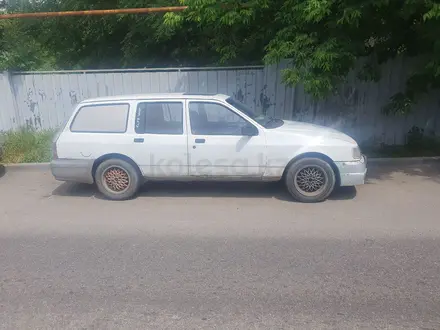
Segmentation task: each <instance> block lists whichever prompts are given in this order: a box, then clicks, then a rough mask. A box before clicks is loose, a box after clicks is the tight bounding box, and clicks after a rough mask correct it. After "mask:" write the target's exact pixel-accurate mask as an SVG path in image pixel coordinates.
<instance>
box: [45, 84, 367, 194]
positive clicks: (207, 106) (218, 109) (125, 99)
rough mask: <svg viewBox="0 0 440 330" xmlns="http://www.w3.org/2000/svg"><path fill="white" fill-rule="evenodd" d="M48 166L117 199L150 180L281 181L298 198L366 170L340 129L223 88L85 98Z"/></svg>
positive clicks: (356, 178) (351, 180) (357, 178)
mask: <svg viewBox="0 0 440 330" xmlns="http://www.w3.org/2000/svg"><path fill="white" fill-rule="evenodd" d="M51 168H52V173H53V175H54V177H55V178H56V179H57V180H60V181H72V182H82V183H90V184H92V183H96V185H97V186H98V189H99V191H100V192H101V193H102V194H104V195H105V196H106V197H107V198H109V199H112V200H124V199H128V198H131V197H133V196H134V195H135V194H136V192H137V191H138V189H139V187H140V186H141V185H142V184H143V183H144V182H148V181H150V180H189V181H194V180H229V181H238V180H243V181H253V180H259V181H277V180H284V181H285V183H286V186H287V189H288V190H289V192H290V193H291V194H292V196H293V197H294V198H295V199H296V200H298V201H301V202H319V201H322V200H325V199H326V198H327V197H328V196H329V195H330V194H331V192H332V191H333V189H334V188H335V187H336V186H353V185H359V184H363V183H364V180H365V175H366V171H367V169H366V158H365V157H364V156H363V155H362V154H361V151H360V149H359V147H358V145H357V143H356V142H355V141H354V140H353V139H352V138H351V137H349V136H347V135H345V134H343V133H341V132H338V131H336V130H334V129H331V128H327V127H320V126H316V125H312V124H305V123H300V122H294V121H287V120H281V119H275V118H271V117H266V116H263V115H259V114H255V113H254V112H253V111H252V110H251V109H250V108H249V107H247V106H246V105H245V104H243V103H241V102H239V101H237V100H236V99H234V98H232V97H229V96H226V95H221V94H217V95H202V94H197V95H195V94H184V93H179V94H174V93H173V94H146V95H135V96H133V95H132V96H118V97H106V98H98V99H90V100H85V101H83V102H81V103H80V104H78V106H77V107H76V109H75V110H74V111H73V114H72V116H71V118H70V119H69V120H68V121H67V124H66V125H65V127H63V128H62V130H61V131H60V132H59V133H58V134H57V136H56V137H55V140H54V144H53V161H52V163H51Z"/></svg>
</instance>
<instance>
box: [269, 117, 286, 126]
mask: <svg viewBox="0 0 440 330" xmlns="http://www.w3.org/2000/svg"><path fill="white" fill-rule="evenodd" d="M275 122H281V123H283V120H282V119H278V118H274V117H269V120H268V121H267V122H266V124H265V125H264V126H266V127H267V126H269V125H270V124H272V123H275Z"/></svg>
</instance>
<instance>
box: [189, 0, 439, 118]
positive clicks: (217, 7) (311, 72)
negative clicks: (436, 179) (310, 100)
mask: <svg viewBox="0 0 440 330" xmlns="http://www.w3.org/2000/svg"><path fill="white" fill-rule="evenodd" d="M182 3H184V4H186V5H189V6H190V8H191V12H190V13H188V14H186V15H187V17H188V19H190V20H192V21H194V22H197V23H199V24H200V25H206V26H208V25H210V24H213V22H220V23H221V24H222V25H223V26H224V28H226V29H230V28H231V27H233V26H237V27H238V28H241V29H244V27H245V26H253V27H254V28H255V30H253V31H252V33H250V34H249V35H248V37H251V36H253V35H254V33H259V31H265V32H266V33H267V34H266V36H265V38H264V40H265V41H268V42H267V44H266V45H265V56H264V60H265V62H266V63H269V64H270V63H276V62H278V61H280V60H282V59H292V62H291V66H290V67H289V68H288V69H286V70H285V71H284V79H285V81H286V83H288V84H290V85H295V84H298V83H302V84H304V86H305V89H306V91H307V92H309V93H310V94H312V95H313V96H315V97H316V98H322V97H325V96H326V95H328V94H329V93H331V92H332V91H334V89H335V87H336V86H337V85H338V84H339V83H340V82H342V81H343V80H344V79H345V77H347V74H348V73H349V72H350V71H351V70H352V69H353V68H354V66H355V62H356V60H357V59H359V58H366V59H367V61H366V62H365V65H364V67H363V68H362V70H361V71H360V72H359V77H360V78H363V79H374V80H376V79H378V74H379V68H380V65H381V64H382V63H384V62H386V61H388V60H390V59H392V58H394V57H396V56H409V57H415V56H418V57H420V58H421V59H422V60H421V62H420V66H419V67H418V68H416V70H415V71H414V72H413V73H412V74H411V76H410V78H409V79H408V81H407V83H406V89H405V91H404V92H403V93H401V94H398V95H395V96H394V97H393V98H392V99H391V100H390V101H391V102H390V104H388V105H387V106H386V107H385V108H384V110H385V112H387V113H406V112H408V111H409V110H410V109H411V106H412V104H413V103H414V102H416V101H417V98H418V97H419V96H420V95H421V94H423V93H425V92H427V91H428V90H429V89H431V88H438V87H439V86H440V60H439V58H440V41H439V39H438V37H437V32H438V31H439V29H440V20H439V18H440V4H439V3H437V1H434V0H370V1H363V0H285V1H278V0H273V1H268V0H253V1H230V0H223V1H220V2H219V1H212V0H183V1H182ZM243 6H244V7H243ZM242 12H244V13H245V14H242ZM221 28H222V27H220V26H218V27H217V29H218V31H220V29H221ZM220 49H223V48H220Z"/></svg>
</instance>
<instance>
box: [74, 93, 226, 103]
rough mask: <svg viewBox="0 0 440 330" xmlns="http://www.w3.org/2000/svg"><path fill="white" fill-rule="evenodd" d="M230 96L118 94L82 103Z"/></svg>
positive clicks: (223, 96) (220, 95) (207, 98)
mask: <svg viewBox="0 0 440 330" xmlns="http://www.w3.org/2000/svg"><path fill="white" fill-rule="evenodd" d="M227 98H229V96H228V95H225V94H206V93H205V94H203V93H200V94H195V93H151V94H133V95H116V96H105V97H97V98H91V99H86V100H84V101H82V102H81V103H95V102H120V101H134V100H154V99H205V100H223V101H224V100H226V99H227Z"/></svg>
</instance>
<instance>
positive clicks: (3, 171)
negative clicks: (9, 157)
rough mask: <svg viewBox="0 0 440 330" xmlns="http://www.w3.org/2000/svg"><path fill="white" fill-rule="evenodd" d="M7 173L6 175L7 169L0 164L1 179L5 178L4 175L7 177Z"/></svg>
mask: <svg viewBox="0 0 440 330" xmlns="http://www.w3.org/2000/svg"><path fill="white" fill-rule="evenodd" d="M5 173H6V169H5V167H4V166H3V165H1V164H0V178H1V177H3V175H5Z"/></svg>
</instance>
